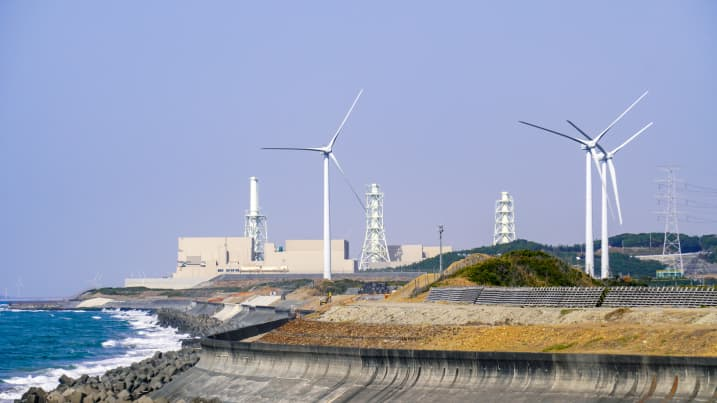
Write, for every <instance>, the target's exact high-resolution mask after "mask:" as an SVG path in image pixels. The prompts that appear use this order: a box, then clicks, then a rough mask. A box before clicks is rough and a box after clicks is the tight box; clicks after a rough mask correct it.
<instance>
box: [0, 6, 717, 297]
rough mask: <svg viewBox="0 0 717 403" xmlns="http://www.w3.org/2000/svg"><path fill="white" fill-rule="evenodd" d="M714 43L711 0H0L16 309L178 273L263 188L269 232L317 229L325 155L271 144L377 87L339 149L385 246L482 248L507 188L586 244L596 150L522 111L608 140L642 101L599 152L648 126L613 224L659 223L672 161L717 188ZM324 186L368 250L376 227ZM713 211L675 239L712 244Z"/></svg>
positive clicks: (563, 240)
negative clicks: (374, 200) (191, 239)
mask: <svg viewBox="0 0 717 403" xmlns="http://www.w3.org/2000/svg"><path fill="white" fill-rule="evenodd" d="M716 38H717V3H716V2H714V1H708V0H704V1H697V0H692V1H680V2H678V1H659V0H658V1H652V0H649V1H648V0H646V1H630V2H625V1H582V2H571V1H540V2H536V1H480V2H476V1H451V2H437V1H436V2H416V1H392V2H385V1H362V2H332V1H312V2H293V1H263V2H248V1H246V2H240V1H213V2H199V1H192V2H188V1H162V0H158V1H152V2H144V1H104V2H98V1H94V0H78V1H70V2H41V1H26V0H5V1H2V2H0V152H1V153H2V156H1V158H0V192H2V193H0V196H1V197H0V255H1V256H2V264H1V265H0V296H4V295H5V294H6V293H7V294H9V295H10V296H21V297H30V296H70V295H73V294H75V293H77V292H79V291H81V290H83V289H87V288H90V287H93V286H95V285H103V286H111V285H114V286H119V285H121V284H122V283H123V279H124V278H126V277H137V276H140V275H144V276H160V275H168V274H170V273H171V272H173V271H174V269H175V267H176V254H177V250H176V249H177V237H180V236H241V235H243V229H244V215H245V212H246V210H247V209H248V207H249V177H250V176H257V177H258V178H259V191H260V205H261V209H262V212H263V213H264V214H265V215H267V216H268V236H269V241H271V242H274V243H276V244H277V245H282V244H283V243H284V241H285V240H286V239H320V238H321V236H322V161H321V156H320V154H314V153H301V152H277V151H262V150H260V148H261V147H273V146H279V147H286V146H299V147H314V146H321V145H324V144H326V143H327V142H328V141H329V139H330V138H331V136H332V135H333V133H334V131H335V130H336V129H337V127H338V125H339V123H340V121H341V119H342V118H343V116H344V114H345V113H346V111H347V110H348V107H349V106H350V105H351V102H352V101H353V99H354V97H355V96H356V94H357V93H358V91H359V90H360V89H364V93H363V95H362V97H361V99H360V100H359V102H358V104H357V105H356V108H355V109H354V111H353V114H352V115H351V117H350V118H349V120H348V122H347V123H346V126H345V128H344V130H343V132H342V134H341V136H340V137H339V138H338V141H337V143H336V146H335V148H334V151H335V155H336V157H337V158H338V160H339V161H340V162H341V165H342V167H343V168H344V171H345V172H346V174H347V176H348V178H349V180H350V181H351V183H353V185H354V186H355V187H356V188H357V189H359V191H360V192H363V189H364V187H365V186H366V185H367V184H369V183H378V184H379V185H380V186H381V188H382V189H383V191H384V194H385V201H384V215H385V218H384V222H385V229H386V236H387V239H388V243H389V244H406V243H423V244H426V245H436V244H437V243H438V232H437V225H439V224H443V225H444V226H445V232H444V233H443V239H444V245H451V246H453V247H454V248H455V249H463V248H472V247H477V246H483V245H488V244H490V243H491V241H492V235H493V220H494V217H493V215H494V204H495V201H496V200H497V199H498V197H499V195H500V192H501V191H509V192H510V193H511V194H512V195H513V197H514V200H515V208H516V232H517V236H518V237H519V238H523V239H529V240H533V241H536V242H542V243H549V244H574V243H582V242H583V241H584V214H585V210H584V153H583V152H582V151H581V150H580V149H579V146H578V145H577V144H575V143H572V142H570V141H569V140H566V139H563V138H560V137H558V136H555V135H552V134H549V133H545V132H541V131H539V130H536V129H533V128H530V127H527V126H523V125H521V124H519V123H518V122H517V121H518V120H525V121H529V122H533V123H536V124H540V125H543V126H546V127H549V128H552V129H555V130H559V131H561V132H564V133H568V134H571V135H578V133H577V132H575V131H574V130H573V129H572V128H571V127H570V126H568V124H567V123H566V122H565V121H566V119H570V120H572V121H574V122H575V123H576V124H578V125H579V126H580V127H582V128H583V129H584V130H586V131H587V132H589V133H591V134H593V135H594V134H596V133H599V132H600V131H601V130H602V129H604V128H605V127H606V126H607V125H608V124H609V123H610V122H611V121H613V119H615V117H617V116H618V115H619V114H620V113H621V112H622V111H623V110H624V109H625V108H627V106H628V105H630V104H631V103H632V102H633V101H634V100H635V99H637V97H638V96H639V95H640V94H642V93H643V92H644V91H647V90H649V94H648V95H647V96H646V97H645V98H644V99H643V100H642V101H641V102H640V103H639V104H638V105H637V106H636V107H635V108H634V109H633V110H632V111H630V113H628V114H627V115H626V116H625V117H624V118H623V119H622V120H621V121H620V122H619V123H618V124H617V125H616V126H615V127H614V128H613V129H612V130H610V132H609V133H608V134H607V135H606V136H605V138H604V140H602V141H601V144H604V145H605V146H607V147H609V148H613V147H616V146H617V145H619V144H620V143H622V142H623V141H624V140H625V139H627V138H628V137H629V136H630V135H632V134H633V133H635V132H636V131H637V130H639V129H640V128H641V127H642V126H644V125H645V124H647V123H649V122H654V125H653V126H652V127H651V128H650V129H648V130H647V131H646V132H645V133H643V134H642V135H641V136H640V137H638V138H637V139H636V140H635V141H634V142H632V143H630V144H629V145H628V146H627V147H625V148H624V149H623V150H622V151H621V152H620V153H619V154H618V155H617V156H616V157H615V165H616V167H617V176H618V182H619V186H620V196H621V201H622V211H623V216H624V223H623V225H622V226H620V225H619V224H618V223H617V221H616V220H615V219H613V218H610V234H611V235H614V234H619V233H624V232H648V231H656V232H659V231H663V230H664V222H663V221H660V220H659V219H658V215H657V214H655V213H656V212H657V211H659V210H660V209H661V207H660V206H659V205H658V203H657V200H656V197H655V196H656V195H657V194H658V186H657V183H656V180H658V179H660V178H662V177H664V172H662V171H660V169H658V167H659V166H662V165H667V164H670V165H675V166H678V167H679V171H678V175H679V177H680V178H681V179H682V180H684V183H689V184H695V185H699V186H702V187H706V188H708V189H714V188H717V180H715V177H716V175H715V174H716V173H717V169H716V168H715V162H714V153H715V150H716V147H715V145H717V140H715V138H716V136H715V134H717V133H715V131H714V128H715V126H717V113H716V112H717V111H716V110H715V105H717V81H716V80H715V71H717V40H715V39H716ZM593 177H594V178H596V174H594V175H593ZM595 182H596V183H595V187H594V190H593V192H594V209H595V216H594V228H595V236H596V239H598V238H599V220H600V217H599V198H598V196H599V188H598V186H597V180H596V181H595ZM330 183H331V209H332V235H333V238H334V239H341V238H343V239H347V240H349V242H350V255H351V257H352V258H356V259H358V257H359V256H360V250H361V245H362V243H363V236H364V231H365V217H364V213H363V211H362V210H361V208H360V206H359V205H358V203H357V202H356V200H355V199H354V196H353V194H352V193H351V191H350V189H349V188H348V187H347V186H346V184H345V182H344V181H343V179H342V178H341V177H340V176H339V172H338V171H337V170H336V169H334V167H333V166H332V170H331V180H330ZM685 197H686V198H687V197H690V198H693V199H699V200H702V201H701V202H702V203H706V204H705V205H706V206H708V207H709V206H710V204H709V203H713V205H714V204H717V201H716V200H715V199H714V198H711V199H710V198H709V197H710V193H707V194H706V196H705V193H704V192H703V193H697V194H691V195H690V194H686V195H685ZM705 197H707V198H705ZM698 213H699V214H700V215H699V216H698V217H697V218H700V219H699V220H698V219H689V218H688V217H687V216H685V220H684V221H682V222H680V230H681V231H682V232H685V233H688V234H706V233H715V232H717V224H716V221H715V215H714V214H713V213H714V209H710V208H706V209H702V210H700V211H699V212H698ZM710 214H712V215H710ZM705 218H706V219H705ZM699 221H706V222H699Z"/></svg>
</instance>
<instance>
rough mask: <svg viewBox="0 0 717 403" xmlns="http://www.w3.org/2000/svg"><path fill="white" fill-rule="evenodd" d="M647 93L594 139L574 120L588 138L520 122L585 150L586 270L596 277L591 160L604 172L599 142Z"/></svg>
mask: <svg viewBox="0 0 717 403" xmlns="http://www.w3.org/2000/svg"><path fill="white" fill-rule="evenodd" d="M645 95H647V91H645V93H644V94H642V95H641V96H640V98H638V99H637V100H636V101H635V102H633V103H632V105H630V106H629V107H628V108H627V109H626V110H625V111H624V112H623V113H621V114H620V116H618V117H617V118H616V119H615V120H613V121H612V123H610V125H609V126H608V127H607V128H605V130H603V131H602V132H600V134H598V135H597V136H596V137H595V138H594V139H591V138H590V137H588V136H587V135H585V133H583V132H582V131H581V130H580V129H578V128H577V126H575V125H574V124H573V123H572V122H570V121H568V123H569V124H570V125H571V126H573V127H575V129H577V130H578V131H580V132H581V133H582V134H583V135H584V136H586V137H587V140H582V139H578V138H575V137H572V136H568V135H567V134H563V133H560V132H557V131H555V130H550V129H546V128H545V127H541V126H538V125H535V124H532V123H528V122H524V121H522V120H521V121H519V122H520V123H522V124H524V125H528V126H532V127H535V128H537V129H540V130H544V131H546V132H549V133H553V134H556V135H558V136H561V137H565V138H567V139H569V140H572V141H574V142H576V143H578V144H580V148H581V149H582V150H584V151H585V272H586V273H587V274H589V275H590V276H592V277H595V251H594V244H593V207H592V171H591V168H590V160H591V159H592V160H593V161H594V162H595V165H596V167H597V170H598V172H602V171H601V170H600V166H599V165H598V160H597V159H595V155H596V154H597V152H596V151H595V148H597V145H598V142H599V141H600V140H601V139H602V138H603V136H605V134H607V132H608V131H609V130H610V129H612V127H613V126H614V125H615V124H616V123H617V122H618V121H619V120H620V119H622V117H623V116H625V114H626V113H627V112H629V111H630V110H631V109H632V108H633V107H634V106H635V105H636V104H637V103H638V102H640V100H641V99H642V98H643V97H645Z"/></svg>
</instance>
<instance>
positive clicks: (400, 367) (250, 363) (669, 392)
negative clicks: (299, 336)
mask: <svg viewBox="0 0 717 403" xmlns="http://www.w3.org/2000/svg"><path fill="white" fill-rule="evenodd" d="M155 396H164V397H167V398H169V400H172V399H179V398H184V399H191V398H193V397H199V396H200V397H205V398H209V397H216V398H219V399H221V400H222V401H228V402H231V401H234V402H243V401H251V402H256V401H302V402H304V401H452V402H455V401H461V400H464V401H486V402H492V401H499V400H506V399H510V401H511V403H513V402H529V401H530V402H534V401H544V402H556V401H565V402H593V401H602V402H623V401H628V402H633V401H635V402H653V401H654V402H657V401H694V402H715V401H717V358H695V357H657V356H630V355H588V354H544V353H498V352H495V353H491V352H456V351H427V350H379V349H355V348H339V347H320V346H290V345H269V344H261V343H245V342H237V341H231V340H220V339H204V340H203V341H202V353H201V360H200V361H199V363H198V364H197V366H196V367H195V368H193V369H191V370H190V371H188V372H186V373H184V374H182V375H180V376H179V377H178V378H177V379H175V380H174V381H172V382H171V383H170V384H168V385H166V386H165V387H164V388H163V389H162V390H160V391H158V392H155Z"/></svg>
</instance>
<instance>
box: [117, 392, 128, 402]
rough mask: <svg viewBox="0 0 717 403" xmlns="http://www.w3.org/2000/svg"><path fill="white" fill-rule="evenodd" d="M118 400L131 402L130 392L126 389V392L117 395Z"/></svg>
mask: <svg viewBox="0 0 717 403" xmlns="http://www.w3.org/2000/svg"><path fill="white" fill-rule="evenodd" d="M117 399H118V400H120V401H122V400H124V401H127V400H130V394H129V391H128V390H127V389H125V390H123V391H121V392H119V393H118V394H117Z"/></svg>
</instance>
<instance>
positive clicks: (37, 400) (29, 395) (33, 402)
mask: <svg viewBox="0 0 717 403" xmlns="http://www.w3.org/2000/svg"><path fill="white" fill-rule="evenodd" d="M20 401H21V402H28V403H45V402H47V392H45V390H43V389H42V388H36V387H32V388H30V389H29V390H28V391H27V392H25V393H24V394H23V395H22V398H21V399H20Z"/></svg>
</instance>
